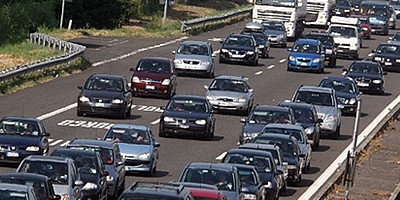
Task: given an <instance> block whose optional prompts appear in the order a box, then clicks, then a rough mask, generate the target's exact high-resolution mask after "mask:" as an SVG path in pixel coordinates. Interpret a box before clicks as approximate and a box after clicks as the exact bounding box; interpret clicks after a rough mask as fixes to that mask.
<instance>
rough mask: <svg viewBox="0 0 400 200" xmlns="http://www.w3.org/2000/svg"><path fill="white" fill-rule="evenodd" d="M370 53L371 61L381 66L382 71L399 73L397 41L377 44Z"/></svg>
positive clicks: (399, 45)
mask: <svg viewBox="0 0 400 200" xmlns="http://www.w3.org/2000/svg"><path fill="white" fill-rule="evenodd" d="M372 53H373V58H372V60H373V61H375V62H377V63H379V64H381V66H382V68H383V70H386V71H390V70H392V71H397V72H400V43H399V42H398V41H397V42H391V43H390V44H389V43H383V44H379V46H378V47H377V48H376V49H375V50H372Z"/></svg>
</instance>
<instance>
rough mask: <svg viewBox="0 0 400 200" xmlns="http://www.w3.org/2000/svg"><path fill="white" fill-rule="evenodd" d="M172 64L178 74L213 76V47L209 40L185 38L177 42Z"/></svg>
mask: <svg viewBox="0 0 400 200" xmlns="http://www.w3.org/2000/svg"><path fill="white" fill-rule="evenodd" d="M172 53H173V54H174V55H175V57H174V64H175V70H176V71H177V72H178V74H195V75H203V76H206V77H209V78H213V77H214V72H215V66H214V57H215V54H214V53H213V48H212V45H211V43H210V42H203V41H194V40H185V41H183V42H181V43H180V44H179V47H178V49H177V50H176V51H172Z"/></svg>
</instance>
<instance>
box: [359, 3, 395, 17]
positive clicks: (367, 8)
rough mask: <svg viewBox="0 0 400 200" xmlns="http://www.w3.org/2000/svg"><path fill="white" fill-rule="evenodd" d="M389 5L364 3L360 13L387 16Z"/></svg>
mask: <svg viewBox="0 0 400 200" xmlns="http://www.w3.org/2000/svg"><path fill="white" fill-rule="evenodd" d="M388 11H389V10H388V7H387V6H385V5H362V4H361V9H360V13H361V14H367V15H369V16H387V12H388Z"/></svg>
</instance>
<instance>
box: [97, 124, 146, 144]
mask: <svg viewBox="0 0 400 200" xmlns="http://www.w3.org/2000/svg"><path fill="white" fill-rule="evenodd" d="M105 140H107V141H114V142H120V143H125V144H139V145H149V144H150V140H149V137H148V133H147V132H146V131H144V130H137V129H129V128H111V129H110V130H108V132H107V134H106V137H105Z"/></svg>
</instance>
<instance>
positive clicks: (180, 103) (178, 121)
mask: <svg viewBox="0 0 400 200" xmlns="http://www.w3.org/2000/svg"><path fill="white" fill-rule="evenodd" d="M162 109H164V112H163V113H162V114H161V116H160V128H159V133H158V134H159V136H160V137H165V136H167V135H170V134H171V135H183V134H191V135H196V136H199V137H202V138H204V139H206V140H211V139H212V138H213V137H214V129H215V117H214V114H213V110H212V107H211V105H210V104H209V103H208V101H207V99H206V98H205V97H201V96H193V95H176V96H174V97H172V98H171V100H170V101H169V102H168V104H167V107H166V108H162Z"/></svg>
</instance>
